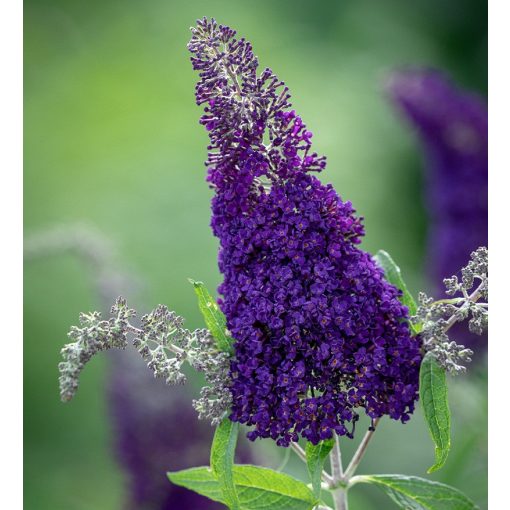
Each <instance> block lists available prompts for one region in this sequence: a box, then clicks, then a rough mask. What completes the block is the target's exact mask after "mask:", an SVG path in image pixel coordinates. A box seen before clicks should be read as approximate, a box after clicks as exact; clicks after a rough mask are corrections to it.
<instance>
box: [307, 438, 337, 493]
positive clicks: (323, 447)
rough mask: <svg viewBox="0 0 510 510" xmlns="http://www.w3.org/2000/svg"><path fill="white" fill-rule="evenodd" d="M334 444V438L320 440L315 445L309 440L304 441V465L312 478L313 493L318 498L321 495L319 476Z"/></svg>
mask: <svg viewBox="0 0 510 510" xmlns="http://www.w3.org/2000/svg"><path fill="white" fill-rule="evenodd" d="M334 444H335V440H334V439H327V440H326V441H321V442H320V443H319V444H317V445H313V444H312V443H310V442H307V443H306V447H305V452H306V465H307V467H308V473H310V479H311V480H312V487H313V493H314V494H315V495H316V496H317V497H318V498H319V497H320V495H321V476H322V468H323V467H324V461H325V460H326V459H327V458H328V455H329V452H330V451H331V450H332V448H333V446H334Z"/></svg>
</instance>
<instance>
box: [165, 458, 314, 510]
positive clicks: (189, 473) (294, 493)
mask: <svg viewBox="0 0 510 510" xmlns="http://www.w3.org/2000/svg"><path fill="white" fill-rule="evenodd" d="M167 475H168V478H169V479H170V480H171V481H172V482H173V483H175V484H176V485H180V486H181V487H186V488H187V489H190V490H193V491H195V492H197V493H198V494H201V495H202V496H206V497H207V498H209V499H212V500H214V501H219V502H220V503H224V504H225V500H224V499H223V496H222V493H221V489H220V486H219V483H218V481H217V480H216V478H215V476H214V474H213V472H212V471H211V470H210V469H209V468H207V467H198V468H191V469H185V470H183V471H177V472H174V473H167ZM234 482H235V485H236V489H237V494H238V497H239V503H240V510H268V509H271V510H311V509H312V508H313V507H314V506H315V505H317V504H318V499H317V498H316V497H315V496H314V495H313V492H312V491H311V490H310V489H309V488H308V487H307V486H306V485H305V484H304V483H303V482H301V481H299V480H296V479H295V478H293V477H292V476H289V475H286V474H285V473H278V472H276V471H273V470H272V469H267V468H262V467H258V466H250V465H236V466H234Z"/></svg>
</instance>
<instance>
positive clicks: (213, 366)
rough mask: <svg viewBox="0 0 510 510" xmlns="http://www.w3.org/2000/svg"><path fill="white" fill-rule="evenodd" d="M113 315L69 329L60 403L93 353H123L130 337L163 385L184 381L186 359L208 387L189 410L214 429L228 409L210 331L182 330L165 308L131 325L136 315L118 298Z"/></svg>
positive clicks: (93, 316) (87, 318) (222, 357)
mask: <svg viewBox="0 0 510 510" xmlns="http://www.w3.org/2000/svg"><path fill="white" fill-rule="evenodd" d="M111 314H112V317H111V318H110V319H108V320H101V314H100V313H99V312H92V313H90V314H81V315H80V323H81V326H82V327H81V328H79V327H76V326H73V327H72V328H71V331H70V333H69V338H70V339H71V340H74V342H73V343H69V344H67V345H65V346H64V348H63V349H62V351H61V353H62V356H63V358H64V361H62V362H61V363H60V364H59V371H60V379H59V382H60V394H61V398H62V400H64V401H68V400H71V399H72V398H73V397H74V395H75V393H76V391H77V389H78V380H79V376H80V373H81V371H82V369H83V368H84V366H85V364H86V363H87V362H88V361H90V359H91V358H92V357H93V356H94V355H95V354H97V353H98V352H100V351H105V350H108V349H114V348H120V349H125V348H126V347H127V345H128V342H129V339H128V335H130V336H133V340H132V343H133V345H134V346H135V347H136V349H137V350H138V352H139V353H140V355H141V356H142V358H143V359H144V360H145V362H146V363H147V366H148V368H149V369H150V370H152V372H153V373H154V377H158V378H161V379H164V380H165V382H166V383H167V384H182V383H184V382H185V381H186V377H185V375H184V374H183V372H182V371H181V368H182V365H183V364H184V362H185V361H187V362H188V363H189V364H190V365H191V366H192V367H193V368H195V369H196V370H198V371H199V372H203V373H204V377H205V380H206V383H207V385H206V386H204V387H203V388H202V389H201V392H200V398H199V399H197V400H195V401H193V406H194V407H195V409H196V410H197V412H198V414H199V418H201V419H207V420H209V421H210V422H211V424H212V425H217V424H218V423H219V422H220V421H221V418H222V417H223V416H224V415H225V413H226V412H227V411H228V410H229V409H230V407H231V395H230V392H229V391H228V387H229V385H230V382H229V361H228V356H227V355H226V354H225V353H223V352H220V351H218V349H217V348H216V344H215V342H214V340H213V338H212V336H211V334H210V333H209V331H208V330H206V329H197V330H195V331H190V330H188V329H186V328H184V319H183V318H182V317H179V316H178V315H177V314H176V313H175V312H173V311H171V310H169V309H168V308H167V307H166V306H164V305H159V306H157V307H156V308H155V309H154V310H153V311H152V312H150V313H148V314H146V315H144V316H143V317H142V319H141V326H140V327H136V326H133V325H132V324H131V323H130V322H129V319H130V318H132V317H134V316H135V315H136V312H135V310H132V309H130V308H128V306H127V304H126V301H125V299H123V298H121V297H119V298H117V300H116V302H115V304H114V305H113V307H112V309H111Z"/></svg>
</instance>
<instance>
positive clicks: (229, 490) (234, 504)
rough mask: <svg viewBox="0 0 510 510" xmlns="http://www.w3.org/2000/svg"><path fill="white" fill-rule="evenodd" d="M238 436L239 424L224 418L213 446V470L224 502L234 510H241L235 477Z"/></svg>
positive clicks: (216, 433) (215, 434)
mask: <svg viewBox="0 0 510 510" xmlns="http://www.w3.org/2000/svg"><path fill="white" fill-rule="evenodd" d="M238 434H239V424H238V423H234V422H232V421H230V420H229V419H228V418H224V419H223V421H222V422H221V423H220V424H219V425H218V426H217V427H216V432H215V433H214V439H213V442H212V446H211V470H212V472H213V475H214V476H215V477H216V479H217V480H218V484H219V486H220V489H221V494H222V497H223V500H224V501H225V503H226V504H227V506H228V507H229V508H230V509H232V510H239V498H238V497H237V492H236V487H235V485H234V475H233V466H234V454H235V450H236V444H237V436H238Z"/></svg>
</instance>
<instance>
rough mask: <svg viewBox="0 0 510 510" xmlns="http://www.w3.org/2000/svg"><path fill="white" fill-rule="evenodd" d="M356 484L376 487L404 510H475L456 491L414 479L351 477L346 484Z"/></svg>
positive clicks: (389, 476)
mask: <svg viewBox="0 0 510 510" xmlns="http://www.w3.org/2000/svg"><path fill="white" fill-rule="evenodd" d="M357 483H369V484H373V485H377V486H378V487H379V488H381V489H382V490H383V491H384V492H385V493H386V494H387V495H388V496H389V497H390V498H391V499H392V500H393V501H394V502H395V503H396V504H397V505H398V506H399V507H400V508H404V509H405V510H476V509H477V508H478V507H477V506H476V505H475V504H474V503H473V502H472V501H471V500H470V499H469V498H468V497H467V496H466V495H464V494H463V493H462V492H460V491H459V490H457V489H454V488H453V487H450V486H449V485H445V484H443V483H439V482H432V481H430V480H425V479H424V478H419V477H417V476H405V475H363V476H355V477H354V478H352V479H351V482H350V485H351V486H352V485H355V484H357Z"/></svg>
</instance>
